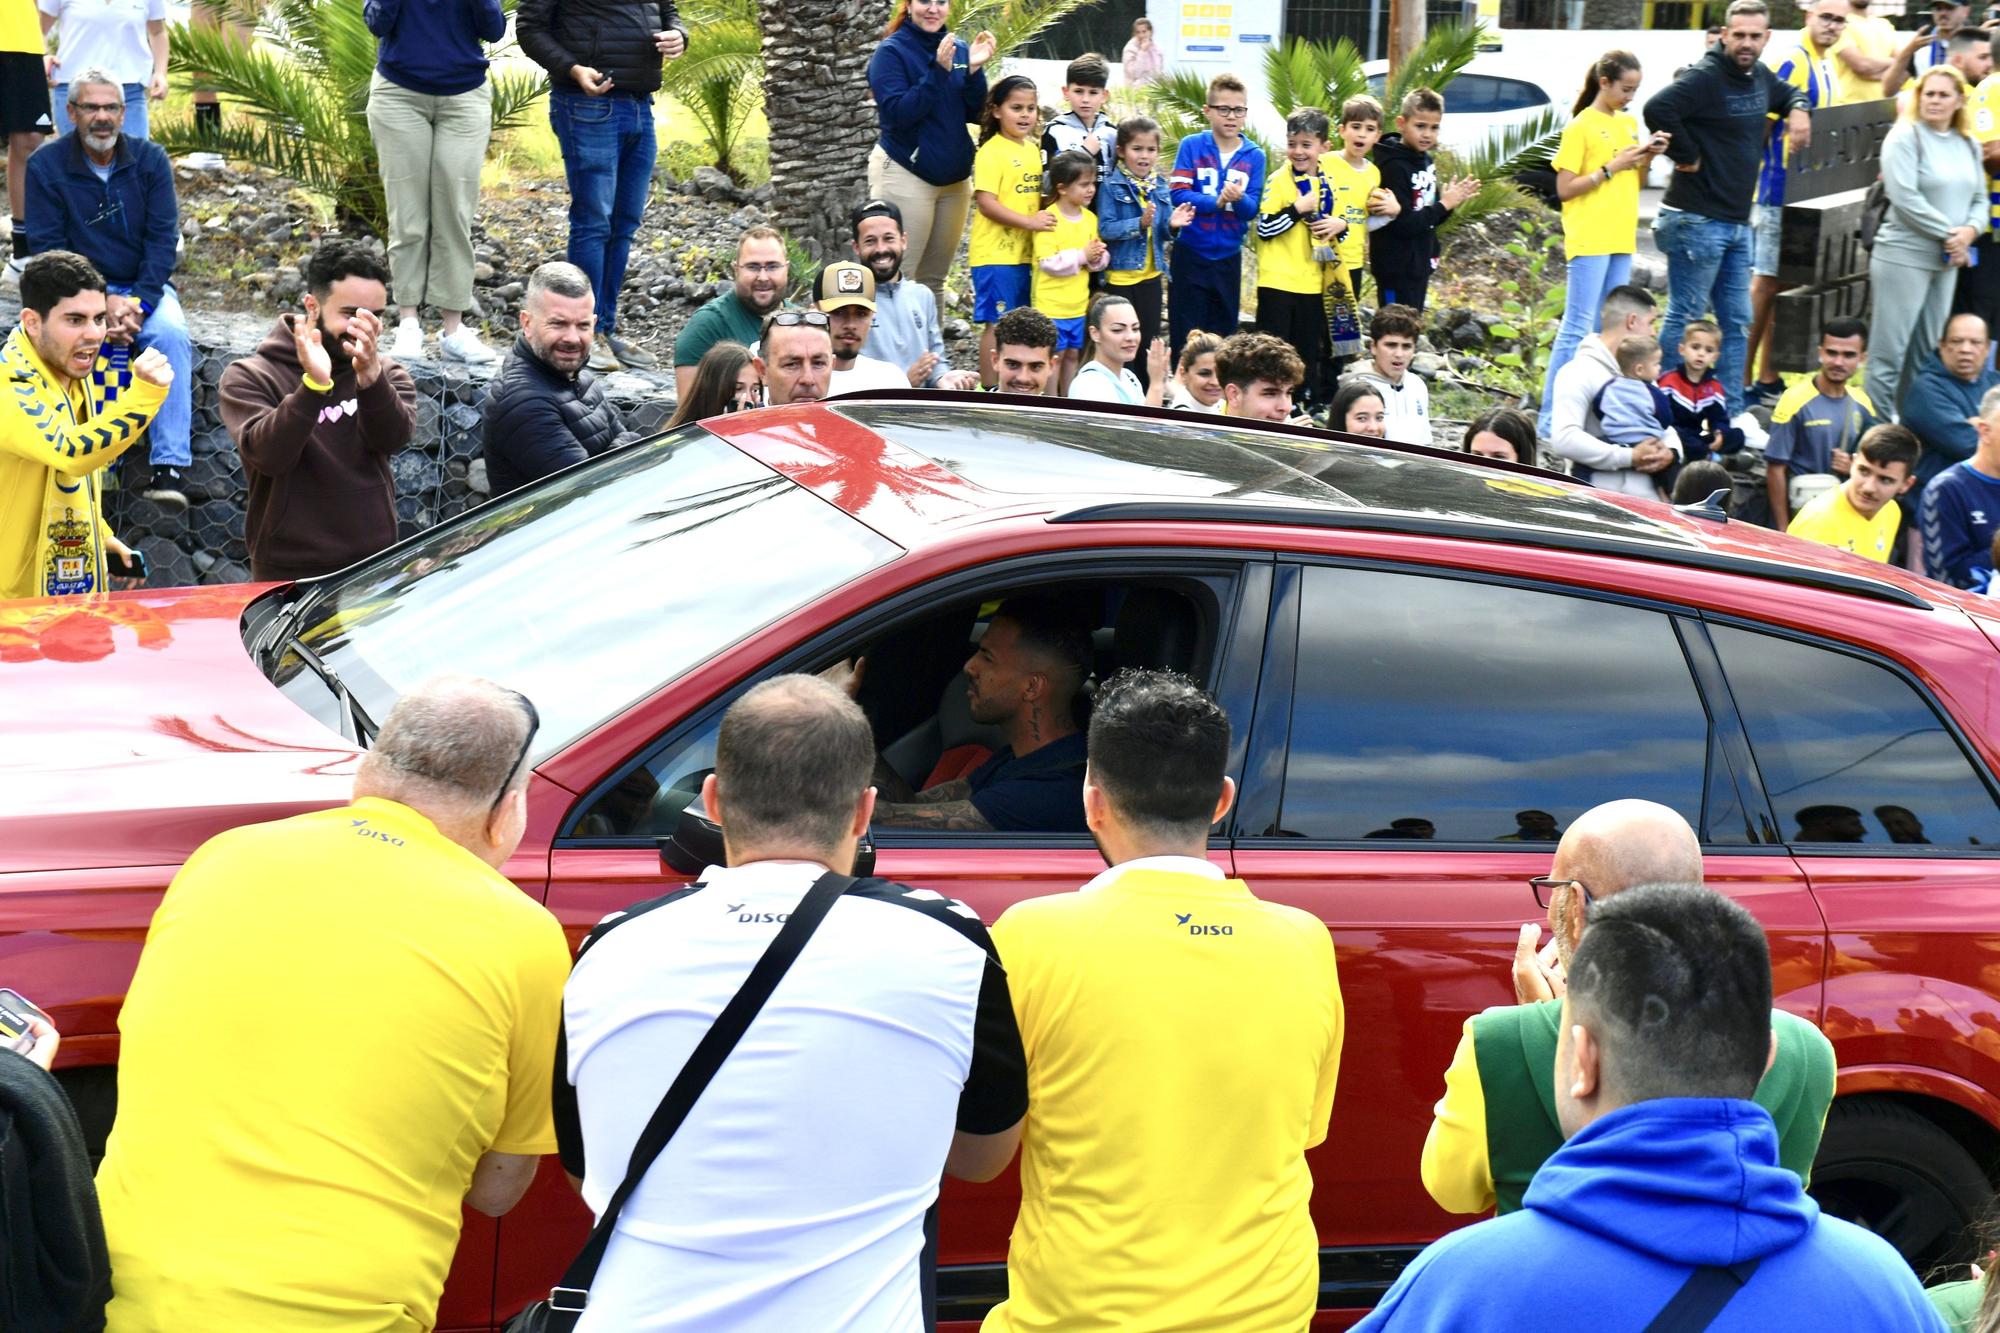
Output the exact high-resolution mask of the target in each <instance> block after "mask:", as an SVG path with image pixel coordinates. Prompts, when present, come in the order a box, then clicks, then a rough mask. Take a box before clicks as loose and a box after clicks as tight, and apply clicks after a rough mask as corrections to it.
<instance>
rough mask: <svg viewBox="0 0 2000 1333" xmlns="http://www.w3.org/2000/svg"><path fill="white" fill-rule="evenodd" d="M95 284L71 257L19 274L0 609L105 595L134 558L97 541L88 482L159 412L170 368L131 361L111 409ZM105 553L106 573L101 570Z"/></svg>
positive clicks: (2, 481)
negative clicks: (4, 604) (2, 604)
mask: <svg viewBox="0 0 2000 1333" xmlns="http://www.w3.org/2000/svg"><path fill="white" fill-rule="evenodd" d="M104 329H105V315H104V279H103V278H101V277H99V276H98V273H97V270H96V269H93V268H92V267H91V266H90V265H89V264H88V263H87V262H85V260H84V259H83V258H82V257H81V256H79V255H73V254H69V253H66V252H64V251H61V250H56V251H51V252H50V253H48V254H42V255H36V256H35V257H34V258H33V259H31V260H29V261H28V263H27V265H26V267H24V268H23V269H22V270H21V324H20V327H18V328H16V329H15V330H14V332H13V333H12V334H10V335H9V336H8V338H7V341H6V342H5V343H4V344H0V374H4V375H5V376H6V378H7V380H8V382H9V384H10V386H11V387H12V389H13V390H14V391H13V392H12V393H9V394H7V395H5V396H4V397H0V601H5V600H11V599H13V598H16V597H55V596H60V595H64V594H70V593H90V592H102V591H104V589H105V575H106V573H108V572H113V571H115V568H116V565H117V564H124V563H126V562H129V561H130V559H131V551H130V550H128V549H127V548H126V547H125V546H124V545H123V544H121V543H120V542H119V541H118V539H117V538H115V537H113V536H112V535H111V534H110V533H108V532H106V531H105V530H104V517H103V514H102V512H101V510H100V507H99V503H98V478H97V473H98V472H99V471H100V470H102V469H103V467H104V466H105V464H107V463H111V462H113V461H115V460H116V459H117V457H118V455H119V454H121V453H123V452H124V451H125V450H126V449H128V448H130V447H131V446H132V445H133V443H134V442H136V441H137V440H138V439H139V437H140V436H141V434H143V433H144V431H145V429H146V423H147V422H149V421H150V420H151V419H152V417H153V414H154V413H155V412H157V411H159V408H160V402H161V400H162V399H164V398H165V397H166V394H167V389H168V388H169V387H170V386H171V385H172V383H173V375H174V372H173V367H172V366H171V365H170V364H169V363H168V362H167V359H166V357H165V356H163V355H162V354H161V353H160V352H158V351H156V350H148V351H144V352H141V353H140V354H139V356H138V358H137V359H136V360H134V361H133V362H132V383H131V384H129V385H128V386H125V387H124V389H123V390H122V391H121V392H120V393H119V395H118V399H117V401H116V402H115V403H114V402H111V401H109V395H108V393H107V392H106V388H107V385H106V377H105V376H104V375H102V374H101V373H100V372H102V371H103V370H104V362H103V361H101V360H100V359H99V353H100V352H101V351H102V350H103V346H104ZM107 552H108V553H109V554H110V555H111V556H112V557H115V562H116V563H112V564H108V563H107Z"/></svg>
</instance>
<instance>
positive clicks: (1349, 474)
mask: <svg viewBox="0 0 2000 1333" xmlns="http://www.w3.org/2000/svg"><path fill="white" fill-rule="evenodd" d="M833 406H836V407H837V408H838V410H839V411H840V412H841V413H842V414H843V415H845V416H847V417H850V418H852V419H853V420H854V421H856V422H857V423H859V424H861V425H863V426H866V427H867V428H868V429H870V430H872V431H874V432H876V433H877V434H878V435H881V436H882V437H883V438H884V439H887V440H891V441H893V442H895V443H896V444H899V445H902V446H903V447H905V448H908V449H911V450H914V451H915V452H917V453H920V454H922V455H924V456H925V457H927V458H931V459H934V460H935V461H936V462H937V463H938V464H939V465H941V466H943V467H945V468H947V469H949V470H950V471H952V472H954V473H956V474H957V475H958V476H960V477H963V478H964V479H965V480H967V481H969V482H971V483H972V484H973V485H975V486H977V487H979V488H980V489H982V490H988V491H997V492H1001V493H1004V494H1013V495H1056V496H1075V497H1078V498H1079V499H1084V498H1088V499H1093V500H1095V499H1186V500H1194V499H1203V500H1230V501H1237V502H1242V503H1262V504H1271V503H1280V504H1302V505H1311V506H1314V507H1331V508H1336V509H1370V510H1388V511H1399V512H1403V513H1408V514H1412V515H1421V516H1425V517H1430V518H1456V519H1467V520H1474V521H1478V522H1483V523H1496V524H1508V525H1513V526H1517V527H1523V528H1543V529H1554V530H1558V531H1565V532H1576V533H1592V534H1595V535H1599V536H1616V537H1620V538H1623V539H1625V540H1628V541H1630V540H1638V541H1649V542H1656V543H1667V544H1671V545H1675V546H1688V547H1693V546H1696V545H1698V543H1697V542H1696V541H1695V540H1694V539H1693V538H1692V537H1691V536H1689V535H1687V534H1685V533H1681V532H1677V531H1675V530H1674V529H1672V528H1670V527H1667V526H1665V525H1663V524H1660V523H1656V522H1653V521H1651V520H1649V519H1646V518H1644V517H1641V516H1640V515H1637V514H1634V513H1632V512H1631V511H1630V510H1626V509H1622V508H1620V507H1619V506H1617V505H1613V504H1608V503H1606V502H1604V501H1602V500H1599V499H1597V498H1595V497H1593V496H1591V495H1589V494H1587V493H1583V492H1579V491H1577V490H1576V489H1574V488H1569V487H1563V486H1557V485H1552V484H1550V483H1549V482H1546V481H1542V480H1540V479H1538V478H1535V477H1532V476H1526V475H1523V474H1520V473H1514V472H1508V471H1505V470H1503V469H1499V468H1492V467H1488V466H1486V465H1484V464H1479V463H1472V462H1465V463H1458V462H1454V461H1451V460H1449V459H1441V458H1430V457H1425V456H1423V455H1419V454H1408V453H1401V452H1398V451H1396V450H1391V449H1376V448H1371V447H1369V446H1367V445H1360V444H1354V443H1351V442H1349V441H1345V440H1335V439H1332V438H1328V439H1326V440H1324V441H1318V440H1313V439H1309V438H1306V437H1303V436H1285V435H1278V434H1275V433H1272V432H1269V431H1261V430H1257V429H1254V428H1246V427H1242V426H1235V425H1231V424H1229V423H1228V422H1226V421H1217V420H1216V419H1215V418H1213V417H1205V416H1204V417H1198V416H1194V415H1192V414H1190V415H1189V416H1188V417H1187V418H1186V420H1185V421H1183V420H1179V419H1171V420H1170V419H1161V418H1148V417H1140V416H1126V415H1121V414H1111V413H1104V414H1095V413H1092V412H1090V411H1087V410H1084V411H1078V410H1074V409H1071V410H1064V409H1060V408H1051V409H1048V410H1042V409H1038V408H1032V407H1018V406H1011V405H1003V404H993V405H991V406H968V405H966V404H964V403H963V402H953V403H943V402H940V403H937V404H929V403H921V402H912V401H909V400H907V399H905V400H901V401H896V402H876V403H853V404H834V405H833Z"/></svg>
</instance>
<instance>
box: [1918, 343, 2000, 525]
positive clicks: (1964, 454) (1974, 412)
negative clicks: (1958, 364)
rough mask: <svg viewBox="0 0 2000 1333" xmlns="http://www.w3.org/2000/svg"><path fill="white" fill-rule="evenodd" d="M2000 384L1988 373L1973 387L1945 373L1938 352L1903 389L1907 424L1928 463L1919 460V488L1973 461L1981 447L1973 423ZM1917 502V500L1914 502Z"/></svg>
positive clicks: (1930, 355)
mask: <svg viewBox="0 0 2000 1333" xmlns="http://www.w3.org/2000/svg"><path fill="white" fill-rule="evenodd" d="M1996 384H2000V374H1995V373H1994V372H1993V371H1990V370H1988V369H1987V368H1986V367H1984V366H1981V367H1980V368H1979V376H1978V378H1976V379H1974V380H1973V381H1972V382H1971V383H1970V384H1968V383H1966V382H1965V381H1964V380H1962V379H1960V378H1959V377H1958V376H1956V375H1954V374H1952V373H1951V372H1950V371H1949V370H1946V369H1945V368H1944V362H1943V361H1942V360H1940V359H1939V357H1938V354H1937V353H1936V352H1931V353H1928V354H1927V355H1926V356H1925V357H1924V363H1923V365H1921V366H1919V367H1918V368H1917V373H1916V374H1915V375H1914V376H1912V377H1911V379H1910V382H1909V383H1908V384H1906V385H1904V386H1903V424H1904V425H1905V426H1908V427H1909V428H1910V429H1911V430H1913V431H1915V432H1916V433H1917V438H1918V439H1919V440H1921V441H1922V442H1923V446H1924V453H1923V457H1921V458H1919V459H1918V460H1917V486H1918V488H1922V487H1924V486H1928V485H1929V484H1930V480H1931V478H1932V477H1935V476H1936V475H1937V474H1938V473H1940V472H1942V471H1944V470H1945V469H1946V468H1948V467H1950V466H1951V465H1952V464H1953V463H1963V462H1964V461H1965V460H1966V459H1968V458H1970V457H1972V451H1973V450H1974V449H1976V448H1978V447H1979V432H1978V431H1976V430H1974V429H1973V428H1972V419H1973V418H1974V417H1976V416H1978V415H1979V400H1980V399H1981V398H1984V397H1985V396H1986V391H1987V390H1988V389H1990V388H1992V387H1993V386H1994V385H1996ZM1911 498H1912V499H1914V498H1915V497H1914V496H1912V497H1911Z"/></svg>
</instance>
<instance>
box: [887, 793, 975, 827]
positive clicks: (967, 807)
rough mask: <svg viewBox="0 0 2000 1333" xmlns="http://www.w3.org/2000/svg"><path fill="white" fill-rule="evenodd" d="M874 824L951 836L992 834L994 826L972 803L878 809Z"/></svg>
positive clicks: (941, 803) (937, 802) (955, 802)
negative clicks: (940, 832) (954, 834)
mask: <svg viewBox="0 0 2000 1333" xmlns="http://www.w3.org/2000/svg"><path fill="white" fill-rule="evenodd" d="M875 822H877V823H878V824H883V825H886V826H887V827H889V828H912V829H942V830H945V831H947V832H952V833H991V832H992V831H993V826H992V825H991V824H989V823H987V822H986V816H985V815H982V814H980V813H979V807H977V806H975V805H974V804H973V803H972V802H971V801H936V802H931V803H929V804H925V805H878V806H876V807H875Z"/></svg>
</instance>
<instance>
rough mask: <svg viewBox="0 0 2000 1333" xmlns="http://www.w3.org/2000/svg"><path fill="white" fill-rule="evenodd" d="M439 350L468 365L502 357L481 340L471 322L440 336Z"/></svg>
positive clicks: (484, 362)
mask: <svg viewBox="0 0 2000 1333" xmlns="http://www.w3.org/2000/svg"><path fill="white" fill-rule="evenodd" d="M398 336H399V337H400V336H401V335H400V334H398ZM438 352H439V354H440V355H442V356H443V357H444V359H445V360H447V361H463V362H465V364H466V365H468V366H490V365H492V364H493V363H494V362H496V361H498V360H499V359H500V353H498V352H496V351H494V350H493V349H492V348H491V347H488V346H487V345H486V344H485V343H483V342H481V341H479V335H478V334H476V333H474V332H473V331H472V327H471V325H469V324H461V325H459V326H458V327H457V328H455V329H453V330H452V331H451V332H450V333H447V334H445V335H444V336H443V337H441V338H439V339H438Z"/></svg>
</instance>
